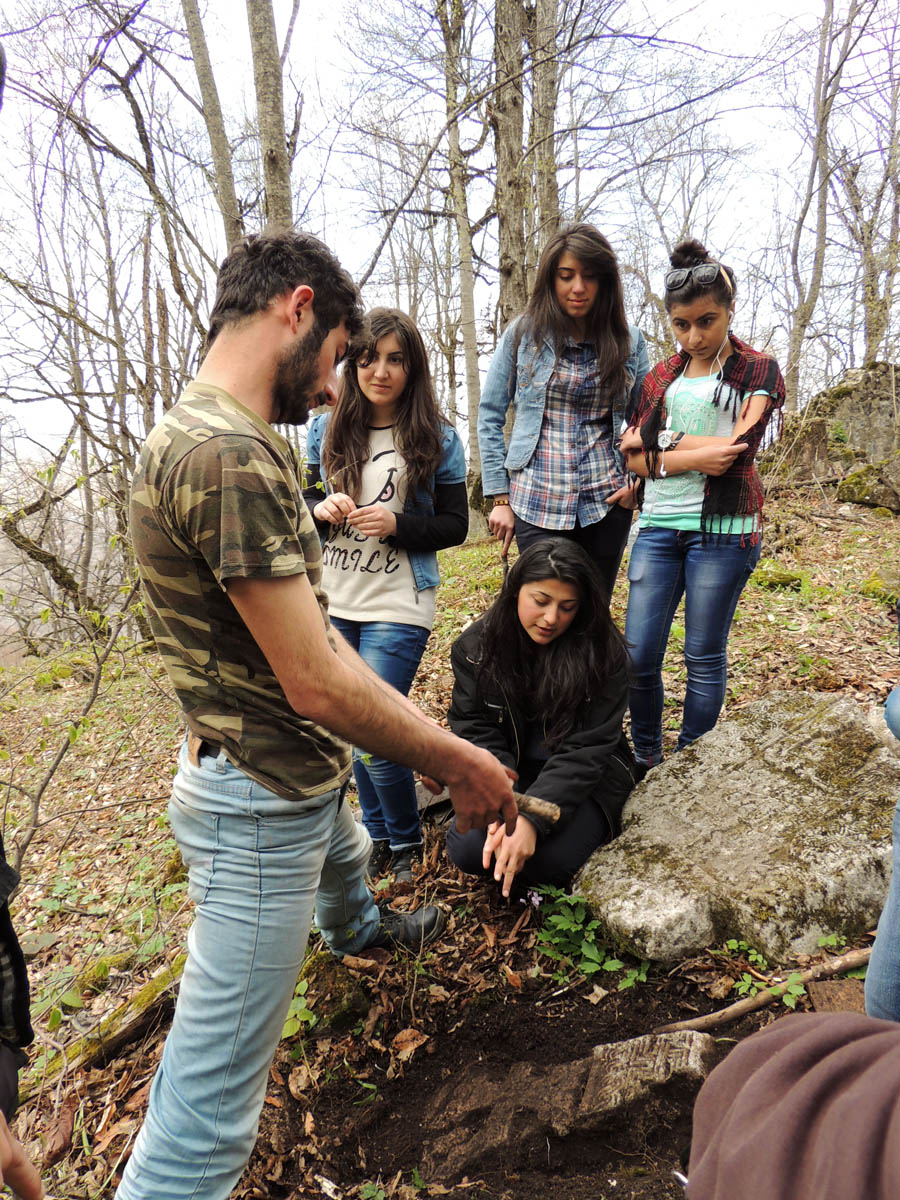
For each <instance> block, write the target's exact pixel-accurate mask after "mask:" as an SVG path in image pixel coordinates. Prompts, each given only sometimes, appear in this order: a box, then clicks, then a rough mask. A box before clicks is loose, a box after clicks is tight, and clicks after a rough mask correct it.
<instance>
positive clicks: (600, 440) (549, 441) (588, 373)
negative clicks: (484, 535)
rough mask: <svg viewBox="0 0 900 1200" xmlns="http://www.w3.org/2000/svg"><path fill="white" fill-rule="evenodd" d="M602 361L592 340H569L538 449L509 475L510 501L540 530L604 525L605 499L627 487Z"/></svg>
mask: <svg viewBox="0 0 900 1200" xmlns="http://www.w3.org/2000/svg"><path fill="white" fill-rule="evenodd" d="M596 362H597V357H596V354H595V353H594V347H593V346H592V345H590V344H589V343H588V342H569V343H568V344H567V345H566V346H565V348H564V349H563V351H562V352H561V354H560V356H559V359H558V361H557V363H556V370H555V371H554V372H553V374H552V376H551V377H550V382H549V383H548V384H547V397H546V401H545V404H544V418H543V422H542V424H541V434H540V437H539V438H538V444H537V448H536V449H535V452H534V455H533V456H532V459H531V462H529V463H528V465H527V466H526V467H524V468H523V469H522V470H521V471H515V472H513V473H512V474H511V476H510V482H509V502H510V506H511V507H512V510H513V512H514V513H515V514H516V516H518V517H520V518H521V519H522V520H523V521H528V522H529V524H531V525H538V526H540V528H541V529H574V528H575V525H576V523H577V524H578V525H580V526H582V527H584V526H585V525H594V524H596V522H597V521H602V520H603V518H604V517H605V516H606V513H607V504H606V500H605V497H606V496H608V495H610V493H611V492H614V491H616V490H617V489H618V488H620V487H622V486H623V484H624V483H625V476H624V474H621V473H620V472H619V471H618V469H617V468H616V463H615V458H614V457H613V429H612V406H611V404H610V400H609V397H608V396H606V395H603V394H602V393H601V392H600V391H599V390H598V388H597V378H596V374H597V373H596Z"/></svg>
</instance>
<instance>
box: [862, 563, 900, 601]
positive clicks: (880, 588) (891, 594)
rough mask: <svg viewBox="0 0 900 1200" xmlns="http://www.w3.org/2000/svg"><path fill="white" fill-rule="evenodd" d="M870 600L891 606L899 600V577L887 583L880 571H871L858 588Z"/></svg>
mask: <svg viewBox="0 0 900 1200" xmlns="http://www.w3.org/2000/svg"><path fill="white" fill-rule="evenodd" d="M859 590H860V591H861V592H862V594H863V595H864V596H868V597H869V599H870V600H880V601H882V603H884V604H888V605H890V606H891V608H893V607H894V605H895V604H896V603H897V601H898V600H900V579H898V580H895V581H894V583H892V584H891V583H888V582H887V581H886V580H885V578H884V576H883V575H882V574H881V572H880V571H873V572H872V574H871V575H870V576H869V578H868V579H867V580H866V581H865V583H864V584H863V585H862V587H861V588H860V589H859Z"/></svg>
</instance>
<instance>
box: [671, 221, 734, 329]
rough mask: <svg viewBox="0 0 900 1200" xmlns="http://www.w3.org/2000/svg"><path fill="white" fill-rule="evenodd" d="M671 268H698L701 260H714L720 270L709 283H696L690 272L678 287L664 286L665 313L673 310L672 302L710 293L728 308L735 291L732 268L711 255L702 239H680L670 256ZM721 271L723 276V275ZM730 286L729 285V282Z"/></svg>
mask: <svg viewBox="0 0 900 1200" xmlns="http://www.w3.org/2000/svg"><path fill="white" fill-rule="evenodd" d="M669 262H670V263H671V264H672V267H673V268H675V267H697V266H699V265H700V264H701V263H715V264H716V266H717V267H718V268H719V273H718V275H717V276H716V277H715V279H714V280H713V282H712V283H706V284H704V283H698V282H697V281H696V279H694V277H693V275H691V276H689V277H688V279H687V281H686V282H685V283H683V284H682V286H681V287H680V288H672V289H671V290H670V289H669V288H666V297H665V304H666V312H671V311H672V305H673V304H690V303H692V301H694V300H697V299H699V298H700V296H710V295H711V296H712V298H713V300H715V302H716V304H720V305H721V306H722V308H731V305H732V302H733V301H734V294H735V292H736V291H737V279H735V275H734V271H732V269H731V267H726V266H725V264H724V263H720V262H719V260H718V259H717V258H713V257H712V256H711V254H710V253H709V251H708V250H707V248H706V247H705V246H704V245H703V243H702V242H698V241H697V239H696V238H687V239H686V240H685V241H683V242H679V243H678V245H677V246H676V247H675V249H674V250H673V251H672V253H671V254H670V255H669ZM723 272H724V277H723ZM729 284H730V285H731V286H730V287H729V286H728V285H729Z"/></svg>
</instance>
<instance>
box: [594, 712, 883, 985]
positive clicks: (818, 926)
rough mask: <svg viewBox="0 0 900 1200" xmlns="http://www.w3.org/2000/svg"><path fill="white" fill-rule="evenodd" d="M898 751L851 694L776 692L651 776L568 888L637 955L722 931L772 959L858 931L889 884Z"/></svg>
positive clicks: (673, 953) (653, 954)
mask: <svg viewBox="0 0 900 1200" xmlns="http://www.w3.org/2000/svg"><path fill="white" fill-rule="evenodd" d="M898 747H900V743H897V742H896V741H894V740H893V739H892V738H891V737H890V735H889V734H888V733H887V731H886V730H885V729H884V725H883V722H881V723H880V724H878V723H876V722H873V720H872V719H871V718H870V716H869V715H868V714H867V712H866V711H865V710H864V709H863V708H861V707H860V706H859V705H858V704H856V703H855V702H854V701H853V700H851V699H848V698H846V697H836V696H834V695H830V694H813V695H810V694H806V693H801V692H785V693H780V694H778V693H776V694H773V695H772V696H770V697H768V698H767V699H765V700H760V701H758V702H756V703H755V704H751V705H748V706H747V707H746V708H743V709H741V710H739V711H738V712H737V713H736V714H735V715H734V716H733V717H731V718H730V719H728V720H727V721H722V722H720V724H719V725H718V726H717V727H716V728H715V729H714V730H712V731H711V732H710V733H708V734H706V735H705V736H704V737H702V738H700V740H699V741H698V742H696V743H694V745H693V746H689V747H688V748H687V749H686V750H683V751H681V753H679V754H677V755H674V756H673V757H671V758H669V759H667V760H666V762H664V763H663V764H662V765H661V766H659V767H657V768H656V769H655V770H653V771H651V772H650V774H649V775H648V776H647V778H646V779H645V780H644V782H643V783H642V784H641V785H640V786H639V787H637V788H635V790H634V792H633V793H632V796H631V798H630V799H629V802H628V804H627V805H626V808H625V812H624V814H623V832H622V835H621V836H620V837H619V838H618V839H617V840H616V841H615V842H612V843H611V844H610V845H608V846H603V847H601V848H600V849H599V850H597V851H596V852H595V853H594V854H593V855H592V856H591V858H590V859H588V861H587V863H586V864H585V866H584V867H583V868H582V871H581V872H580V874H579V876H578V877H577V878H576V880H575V888H576V890H577V891H579V892H580V893H581V894H582V895H584V896H585V897H586V898H587V900H588V901H589V903H590V906H591V908H592V910H593V913H594V915H595V916H596V917H597V918H598V920H599V921H600V924H601V926H603V927H604V928H605V930H606V932H607V935H608V936H609V937H610V938H611V939H613V940H614V941H615V942H616V943H617V944H619V945H621V946H623V947H624V948H626V949H628V950H629V951H631V953H633V954H635V955H637V956H638V957H639V958H649V959H656V960H659V961H662V962H674V961H677V960H680V959H683V958H685V957H688V956H690V955H692V954H695V953H697V952H699V951H701V950H702V949H703V948H704V947H706V946H710V945H715V944H718V943H721V942H722V941H723V940H725V939H727V938H732V937H734V938H741V939H743V940H744V941H746V942H747V943H748V944H749V945H751V946H754V947H755V948H756V949H758V950H760V951H762V952H763V953H764V954H765V955H766V956H767V957H769V958H771V959H772V960H774V961H779V960H784V959H785V958H786V957H788V956H793V955H795V954H799V953H814V952H815V951H816V950H817V949H818V944H819V938H820V937H822V936H823V935H824V934H830V933H838V934H842V935H843V936H844V937H846V938H847V939H848V940H849V939H852V938H855V937H857V936H858V935H860V934H861V933H864V932H865V931H866V930H868V929H872V928H874V925H875V922H876V921H877V919H878V915H879V913H880V912H881V908H882V905H883V903H884V899H885V896H886V894H887V888H888V882H889V871H890V861H891V819H892V814H893V809H894V805H895V803H896V800H897V795H898V792H900V754H898Z"/></svg>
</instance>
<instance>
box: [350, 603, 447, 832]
mask: <svg viewBox="0 0 900 1200" xmlns="http://www.w3.org/2000/svg"><path fill="white" fill-rule="evenodd" d="M331 621H332V624H333V625H334V627H335V628H336V629H337V630H338V632H339V633H341V634H342V635H343V636H344V638H345V639H346V640H347V641H348V642H349V643H350V645H351V646H352V647H353V649H354V650H356V651H357V652H358V653H359V656H360V658H362V659H363V661H364V662H365V663H367V665H368V666H370V667H371V668H372V670H373V671H374V672H375V674H376V675H378V676H379V677H380V678H381V679H383V680H384V681H385V683H389V684H390V685H391V687H393V688H396V689H397V691H398V692H402V693H403V695H404V696H407V695H408V694H409V689H410V688H411V687H412V681H413V680H414V679H415V677H416V671H417V670H418V669H419V663H420V662H421V661H422V655H423V654H424V652H425V644H426V642H427V641H428V633H429V631H428V630H427V629H425V628H423V627H422V626H421V625H400V624H398V623H396V622H394V621H347V620H345V619H344V618H343V617H334V616H333V617H332V618H331ZM353 775H354V778H355V779H356V790H357V791H358V792H359V806H360V808H361V809H362V817H363V823H364V824H365V827H366V829H368V831H369V836H370V837H371V838H372V839H373V840H376V841H383V840H387V841H388V842H389V843H390V847H391V849H392V850H402V849H404V848H405V847H408V846H419V845H421V844H422V827H421V825H420V824H419V806H418V803H417V801H416V784H415V780H414V779H413V773H412V771H410V769H409V767H401V766H400V765H399V764H398V763H394V762H389V761H388V760H387V759H386V758H376V757H375V755H374V754H366V753H365V751H363V750H354V751H353Z"/></svg>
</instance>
